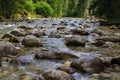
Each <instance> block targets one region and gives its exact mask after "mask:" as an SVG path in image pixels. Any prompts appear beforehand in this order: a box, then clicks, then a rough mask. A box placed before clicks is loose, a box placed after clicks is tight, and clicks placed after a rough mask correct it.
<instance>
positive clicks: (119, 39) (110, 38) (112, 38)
mask: <svg viewBox="0 0 120 80" xmlns="http://www.w3.org/2000/svg"><path fill="white" fill-rule="evenodd" d="M96 40H103V41H109V42H120V37H115V36H101V37H97V38H96Z"/></svg>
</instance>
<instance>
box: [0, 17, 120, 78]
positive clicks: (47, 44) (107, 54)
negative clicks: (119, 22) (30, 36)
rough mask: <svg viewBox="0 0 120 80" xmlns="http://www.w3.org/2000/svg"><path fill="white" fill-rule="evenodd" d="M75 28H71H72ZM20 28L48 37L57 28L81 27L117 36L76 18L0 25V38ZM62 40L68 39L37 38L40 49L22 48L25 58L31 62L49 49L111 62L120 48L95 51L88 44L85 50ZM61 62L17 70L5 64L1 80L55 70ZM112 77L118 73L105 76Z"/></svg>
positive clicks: (38, 62) (114, 45)
mask: <svg viewBox="0 0 120 80" xmlns="http://www.w3.org/2000/svg"><path fill="white" fill-rule="evenodd" d="M61 22H64V23H66V24H67V25H62V24H60V23H61ZM72 24H74V25H72ZM19 25H26V26H29V27H36V28H37V29H39V30H43V31H45V33H46V34H47V35H49V34H50V33H51V32H55V31H56V30H57V27H61V26H65V27H66V29H67V31H70V30H71V29H73V28H75V27H82V26H83V25H88V26H89V27H88V28H86V29H87V30H89V31H91V30H93V29H95V28H99V29H100V30H102V32H103V33H104V34H105V35H113V36H120V30H111V29H109V28H108V27H103V26H99V23H98V22H91V21H90V20H89V19H79V18H60V19H58V18H53V19H51V18H49V19H46V18H42V19H34V21H33V22H31V23H28V22H26V21H23V22H1V23H0V37H2V36H3V35H4V34H5V33H7V32H9V31H10V30H12V29H14V28H16V27H17V26H19ZM41 27H42V28H41ZM64 36H69V35H62V37H61V38H49V37H48V36H43V37H40V40H41V41H42V43H43V47H39V48H25V49H24V52H25V53H26V55H27V56H28V57H31V58H33V56H34V54H35V53H36V51H39V50H41V49H48V50H56V51H57V50H59V51H65V52H70V53H72V54H74V55H77V56H79V57H83V56H99V57H101V58H102V59H104V58H111V57H114V56H119V55H120V44H119V43H111V45H112V46H111V47H109V48H104V47H95V46H93V45H90V44H87V45H86V46H85V47H72V46H71V47H67V46H66V45H65V44H64V42H63V38H64ZM84 37H86V38H87V39H88V41H94V37H92V36H84ZM64 62H66V61H64V60H47V59H46V60H44V59H43V60H42V59H41V60H33V62H32V63H31V64H28V65H20V66H19V67H16V68H14V67H13V66H12V65H10V64H9V63H8V62H5V61H3V62H2V64H3V66H2V67H1V68H0V80H18V79H19V76H20V75H21V73H28V74H30V75H31V76H34V75H36V74H37V73H40V72H41V71H42V70H46V69H54V68H56V67H58V66H60V65H62V64H63V63H64ZM108 73H109V74H111V75H112V76H115V75H119V74H120V72H108ZM73 76H74V77H75V79H76V80H120V78H118V76H117V78H116V77H115V78H114V79H109V78H105V79H102V78H100V77H99V76H97V74H93V75H90V74H84V75H82V74H79V73H74V74H73Z"/></svg>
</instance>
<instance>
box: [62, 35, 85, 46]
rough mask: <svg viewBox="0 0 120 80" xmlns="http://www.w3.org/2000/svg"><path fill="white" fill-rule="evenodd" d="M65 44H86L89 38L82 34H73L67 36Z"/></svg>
mask: <svg viewBox="0 0 120 80" xmlns="http://www.w3.org/2000/svg"><path fill="white" fill-rule="evenodd" d="M64 40H65V44H66V45H67V46H85V43H86V42H87V40H86V39H85V38H83V37H82V36H78V35H73V36H71V37H65V38H64Z"/></svg>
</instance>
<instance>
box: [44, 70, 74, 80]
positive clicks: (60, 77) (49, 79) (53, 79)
mask: <svg viewBox="0 0 120 80" xmlns="http://www.w3.org/2000/svg"><path fill="white" fill-rule="evenodd" d="M42 76H44V78H45V79H46V80H75V79H74V78H73V77H72V76H71V75H69V74H67V73H66V72H64V71H61V70H54V69H53V70H45V71H44V72H43V73H42Z"/></svg>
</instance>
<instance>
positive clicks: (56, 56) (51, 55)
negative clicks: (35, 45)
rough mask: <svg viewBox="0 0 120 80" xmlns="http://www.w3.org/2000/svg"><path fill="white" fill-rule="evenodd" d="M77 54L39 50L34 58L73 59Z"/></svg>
mask: <svg viewBox="0 0 120 80" xmlns="http://www.w3.org/2000/svg"><path fill="white" fill-rule="evenodd" d="M75 58H78V57H77V56H75V55H73V54H70V53H67V52H63V51H49V50H48V51H39V52H38V53H37V54H35V59H75Z"/></svg>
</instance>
